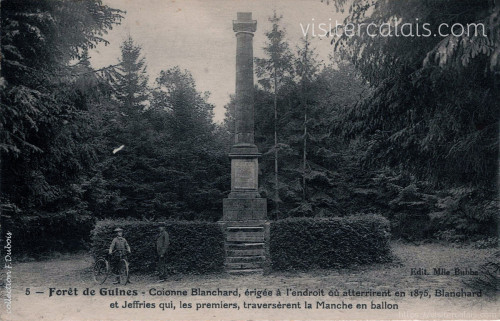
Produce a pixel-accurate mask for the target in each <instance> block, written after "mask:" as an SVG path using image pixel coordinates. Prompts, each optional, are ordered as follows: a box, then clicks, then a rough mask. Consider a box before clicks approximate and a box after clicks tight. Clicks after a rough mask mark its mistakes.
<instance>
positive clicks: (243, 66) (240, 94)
mask: <svg viewBox="0 0 500 321" xmlns="http://www.w3.org/2000/svg"><path fill="white" fill-rule="evenodd" d="M256 29H257V21H255V20H252V13H251V12H238V14H237V20H233V30H234V32H235V33H236V107H235V118H236V119H235V142H234V145H233V146H232V148H231V152H230V153H229V157H230V158H231V193H230V194H229V196H228V198H226V199H224V200H223V218H222V220H223V221H251V220H265V219H266V217H267V206H266V200H265V199H263V198H260V195H259V193H258V187H259V184H258V174H259V162H258V159H259V157H260V156H261V154H260V153H259V152H258V149H257V146H255V144H254V79H253V36H254V32H255V31H256Z"/></svg>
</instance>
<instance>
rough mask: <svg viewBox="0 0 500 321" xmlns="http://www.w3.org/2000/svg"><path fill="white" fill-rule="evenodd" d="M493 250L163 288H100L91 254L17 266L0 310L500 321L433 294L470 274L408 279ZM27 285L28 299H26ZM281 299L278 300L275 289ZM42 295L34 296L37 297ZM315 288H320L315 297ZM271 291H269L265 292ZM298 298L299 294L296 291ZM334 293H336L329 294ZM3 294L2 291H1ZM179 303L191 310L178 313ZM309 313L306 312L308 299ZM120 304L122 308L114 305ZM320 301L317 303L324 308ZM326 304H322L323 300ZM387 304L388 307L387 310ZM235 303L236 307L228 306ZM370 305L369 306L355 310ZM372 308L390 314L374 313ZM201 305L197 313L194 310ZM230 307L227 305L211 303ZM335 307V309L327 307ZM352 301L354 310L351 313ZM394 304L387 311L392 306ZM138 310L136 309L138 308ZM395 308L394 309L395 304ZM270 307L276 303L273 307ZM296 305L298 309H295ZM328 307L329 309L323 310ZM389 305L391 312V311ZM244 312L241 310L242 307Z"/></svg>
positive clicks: (129, 316)
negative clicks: (7, 301) (422, 293)
mask: <svg viewBox="0 0 500 321" xmlns="http://www.w3.org/2000/svg"><path fill="white" fill-rule="evenodd" d="M491 252H492V250H478V249H470V248H451V247H448V246H442V245H436V244H431V245H424V246H414V245H405V244H394V246H393V253H394V255H395V256H396V257H398V258H399V260H397V261H395V262H393V263H390V264H379V265H372V266H362V267H353V268H350V269H343V270H328V271H326V270H319V271H313V272H308V273H291V272H274V273H271V274H270V275H250V276H229V275H226V274H213V275H203V276H174V277H171V279H169V280H168V281H167V282H165V283H161V284H159V283H157V282H156V279H155V277H154V276H144V275H141V276H137V275H134V276H132V284H130V285H127V286H125V287H119V288H118V289H117V287H116V286H113V285H112V284H111V282H107V283H106V284H104V285H102V286H98V285H96V284H95V283H94V282H93V281H92V278H91V273H90V267H91V265H92V259H91V257H90V256H88V255H72V256H67V257H63V258H59V259H52V260H48V261H42V262H26V263H18V264H15V265H14V266H13V268H12V275H11V279H12V288H13V290H12V305H11V311H12V313H11V314H7V313H6V309H5V308H6V306H5V305H3V306H2V307H1V308H0V312H1V314H0V319H1V320H51V321H52V320H165V319H359V318H369V319H373V318H377V319H499V317H500V314H499V310H498V308H497V307H496V306H497V303H498V302H497V299H496V297H494V296H493V297H492V296H485V295H484V294H483V295H482V297H480V298H437V297H435V290H436V289H444V290H446V291H453V292H457V291H458V292H460V291H461V289H464V291H471V289H469V288H468V287H467V286H466V285H464V283H463V282H462V281H463V280H466V279H469V278H470V276H454V275H450V276H446V275H441V276H439V275H411V268H420V267H421V268H426V269H427V270H428V272H429V273H432V269H433V268H445V269H449V270H453V269H454V268H455V267H458V268H461V269H466V268H470V269H473V270H474V269H476V268H477V267H478V266H479V264H480V263H482V262H483V261H484V260H485V258H486V256H487V255H489V254H490V253H491ZM26 288H30V295H26ZM50 288H55V289H61V290H63V289H69V288H76V289H77V294H78V295H76V296H69V295H64V296H62V295H61V296H56V295H54V296H51V297H49V293H50ZM86 288H88V289H89V290H95V291H96V295H94V296H86V295H83V291H84V290H85V289H86ZM192 288H200V289H204V290H217V289H218V288H219V289H222V290H235V289H238V295H239V296H236V297H235V296H192V295H191V289H192ZM247 289H248V290H254V289H257V290H264V289H265V290H268V291H271V292H272V296H262V297H260V298H257V297H255V295H252V296H247V295H245V291H246V290H247ZM278 289H279V290H280V291H281V296H276V294H277V290H278ZM287 289H288V290H289V294H291V293H292V292H291V291H305V290H310V291H313V293H304V292H303V293H302V294H318V295H319V294H321V293H320V292H319V291H320V290H324V294H325V295H324V296H321V295H319V296H314V295H308V296H292V295H289V296H287V295H286V291H287ZM335 289H338V290H339V291H340V296H329V295H328V292H329V291H330V290H335ZM418 289H420V290H429V293H430V294H431V297H430V298H425V297H423V298H415V297H412V296H410V292H412V291H414V290H418ZM118 290H130V291H132V292H133V291H136V295H132V296H131V295H125V296H112V295H109V294H110V293H109V292H110V291H115V292H116V291H118ZM164 290H168V291H183V290H185V291H187V293H188V295H186V296H184V295H174V296H171V295H163V296H157V295H151V292H150V291H152V292H153V293H154V292H160V291H164ZM348 290H351V291H364V292H367V291H372V292H376V291H390V294H391V296H390V297H376V296H375V297H352V296H342V292H343V291H348ZM37 291H38V292H43V294H42V293H38V294H37V293H36V292H37ZM314 291H317V292H316V293H314ZM395 291H404V292H405V294H406V296H405V297H396V296H395ZM267 293H269V292H267ZM295 294H298V293H295ZM332 294H334V293H332ZM2 297H5V291H4V292H3V293H2ZM134 300H136V301H139V303H150V304H153V303H154V304H155V308H145V307H138V308H137V307H136V308H123V304H124V302H125V301H127V302H128V303H130V302H134ZM180 301H182V302H183V303H185V304H188V303H190V304H192V308H181V303H180ZM306 301H307V302H308V303H310V304H311V307H312V308H311V309H306V308H305V302H306ZM115 302H118V305H119V308H110V304H112V303H115ZM279 302H280V303H285V304H286V303H290V304H295V305H296V306H295V307H297V305H298V304H300V309H288V308H283V307H281V308H277V307H278V306H276V305H275V306H274V308H264V307H262V306H261V307H260V309H254V307H257V306H253V305H252V304H263V303H270V304H273V303H274V304H277V303H279ZM317 302H320V303H319V305H318V303H317ZM321 302H323V303H321ZM383 302H385V303H386V305H385V306H383V305H382V304H383ZM169 303H171V304H172V305H173V306H175V310H174V309H173V308H170V307H169V308H166V309H164V310H162V309H161V308H160V304H162V306H163V305H165V304H166V305H167V306H168V304H169ZM233 303H234V304H236V305H237V308H233V307H232V306H231V304H233ZM362 303H365V304H366V309H358V308H356V305H357V304H362ZM372 303H374V304H381V306H380V307H385V309H372ZM203 304H204V306H203V307H202V308H200V309H198V310H196V308H197V305H198V307H199V305H203ZM207 304H212V305H214V306H217V305H223V304H226V307H225V308H213V307H209V306H207ZM328 304H335V305H328ZM349 304H352V307H351V308H349ZM387 304H389V305H391V306H389V305H387ZM136 305H137V304H136ZM396 305H397V309H395V306H396ZM271 307H272V306H271ZM290 307H293V306H290ZM325 307H330V309H326V308H325ZM388 307H392V309H388ZM238 308H239V309H238Z"/></svg>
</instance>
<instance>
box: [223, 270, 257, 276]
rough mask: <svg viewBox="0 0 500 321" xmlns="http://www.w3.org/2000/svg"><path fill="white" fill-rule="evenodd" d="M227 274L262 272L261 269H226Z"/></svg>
mask: <svg viewBox="0 0 500 321" xmlns="http://www.w3.org/2000/svg"><path fill="white" fill-rule="evenodd" d="M226 272H227V273H229V274H232V275H245V274H252V273H260V274H262V273H264V270H263V269H244V270H227V271H226Z"/></svg>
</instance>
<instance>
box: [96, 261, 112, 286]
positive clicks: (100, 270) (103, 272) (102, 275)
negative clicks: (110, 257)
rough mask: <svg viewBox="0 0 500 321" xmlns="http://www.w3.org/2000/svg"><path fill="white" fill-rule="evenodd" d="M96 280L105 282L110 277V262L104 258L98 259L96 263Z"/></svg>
mask: <svg viewBox="0 0 500 321" xmlns="http://www.w3.org/2000/svg"><path fill="white" fill-rule="evenodd" d="M93 272H94V281H96V282H97V283H99V284H103V283H104V282H105V281H106V279H107V278H108V274H109V263H108V261H106V260H105V259H104V258H100V259H98V260H97V261H96V262H95V264H94V271H93Z"/></svg>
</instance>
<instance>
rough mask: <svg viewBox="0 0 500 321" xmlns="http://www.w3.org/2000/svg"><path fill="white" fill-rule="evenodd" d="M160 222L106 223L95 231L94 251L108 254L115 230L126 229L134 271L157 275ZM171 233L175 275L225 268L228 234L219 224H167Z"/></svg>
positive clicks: (169, 254)
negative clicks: (225, 241)
mask: <svg viewBox="0 0 500 321" xmlns="http://www.w3.org/2000/svg"><path fill="white" fill-rule="evenodd" d="M158 226H159V223H158V222H146V221H134V220H132V221H123V220H114V221H112V220H103V221H98V222H97V224H96V226H95V229H94V230H93V231H92V247H91V252H92V253H93V255H94V256H101V255H105V254H106V253H107V251H108V250H109V246H110V245H111V241H112V240H113V238H114V237H115V236H116V233H115V232H113V230H114V229H115V228H117V227H120V228H122V229H124V233H123V237H124V238H125V239H126V240H127V242H128V244H129V245H130V249H131V252H132V254H130V255H129V256H128V261H129V263H130V269H131V271H141V272H154V271H156V264H157V262H158V255H157V253H156V238H157V236H158ZM164 226H165V230H166V231H167V232H168V234H169V240H170V246H169V248H168V251H167V254H166V257H167V268H168V270H169V271H170V272H171V273H177V272H180V273H206V272H219V271H222V269H223V267H224V258H225V252H224V240H225V238H224V234H223V232H222V228H221V226H220V225H219V224H217V223H209V222H196V221H194V222H186V221H167V222H165V225H164Z"/></svg>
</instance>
